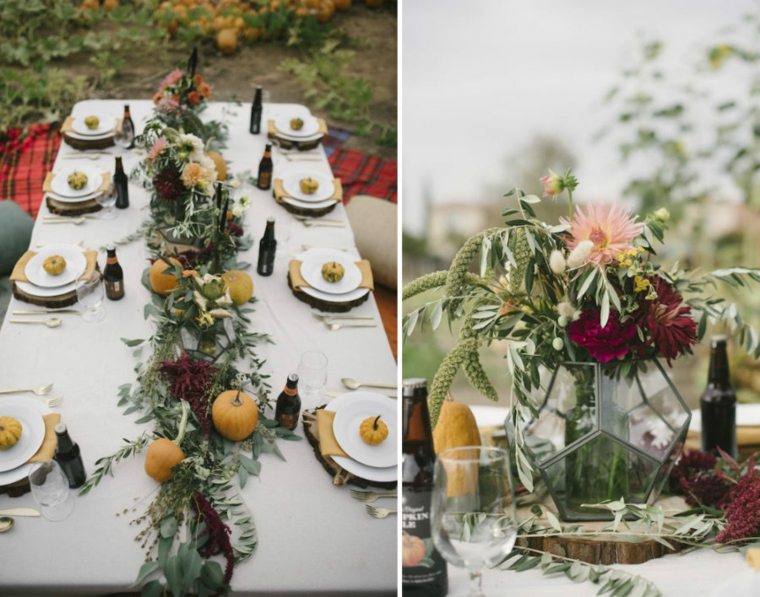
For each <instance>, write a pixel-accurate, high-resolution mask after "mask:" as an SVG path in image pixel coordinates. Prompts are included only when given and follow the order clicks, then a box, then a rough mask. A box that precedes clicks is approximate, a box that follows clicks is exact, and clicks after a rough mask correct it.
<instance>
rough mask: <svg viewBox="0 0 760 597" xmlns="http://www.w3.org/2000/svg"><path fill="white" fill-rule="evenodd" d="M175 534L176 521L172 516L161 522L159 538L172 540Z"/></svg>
mask: <svg viewBox="0 0 760 597" xmlns="http://www.w3.org/2000/svg"><path fill="white" fill-rule="evenodd" d="M176 534H177V519H176V518H174V516H167V517H166V518H164V519H163V520H162V521H161V537H162V538H163V539H169V538H173V537H174V535H176Z"/></svg>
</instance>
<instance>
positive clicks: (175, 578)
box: [164, 556, 184, 595]
mask: <svg viewBox="0 0 760 597" xmlns="http://www.w3.org/2000/svg"><path fill="white" fill-rule="evenodd" d="M164 576H165V577H166V583H167V585H168V586H169V590H170V591H171V592H172V595H184V592H183V590H182V585H183V583H182V569H181V566H180V561H179V558H178V557H177V556H170V557H169V558H168V559H167V560H166V566H164Z"/></svg>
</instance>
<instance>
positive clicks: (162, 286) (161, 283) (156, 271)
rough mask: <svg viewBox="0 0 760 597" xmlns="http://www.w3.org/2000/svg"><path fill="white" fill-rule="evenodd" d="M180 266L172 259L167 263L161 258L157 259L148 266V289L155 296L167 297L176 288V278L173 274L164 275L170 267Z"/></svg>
mask: <svg viewBox="0 0 760 597" xmlns="http://www.w3.org/2000/svg"><path fill="white" fill-rule="evenodd" d="M170 264H171V265H180V266H181V264H180V262H179V261H178V260H177V259H175V258H174V257H170V258H169V263H167V262H166V260H165V259H164V258H162V257H159V258H158V259H156V260H155V261H154V262H153V265H151V266H150V276H149V280H150V287H151V289H152V290H153V292H155V293H157V294H162V295H167V294H169V293H170V292H172V291H173V290H176V288H177V276H175V275H174V274H171V273H169V274H165V273H164V272H165V271H166V270H168V269H169V268H170V267H171V265H170Z"/></svg>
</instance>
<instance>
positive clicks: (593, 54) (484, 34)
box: [401, 0, 758, 233]
mask: <svg viewBox="0 0 760 597" xmlns="http://www.w3.org/2000/svg"><path fill="white" fill-rule="evenodd" d="M757 7H758V4H757V3H756V2H755V1H754V0H731V1H725V0H724V1H720V0H636V1H630V0H574V1H567V0H531V1H529V0H521V1H518V0H406V1H405V2H403V3H402V9H403V20H402V28H403V31H402V77H403V78H402V125H401V126H402V129H401V130H402V168H403V170H402V179H403V183H402V185H403V187H402V188H403V218H404V227H405V229H407V230H409V231H411V232H413V233H414V232H419V231H420V230H421V229H422V225H423V222H422V220H423V218H424V210H423V209H422V208H421V204H422V202H421V196H422V193H423V192H424V189H426V188H427V189H429V190H430V193H431V195H432V197H433V200H434V201H435V202H449V201H457V202H460V201H478V200H483V199H495V198H496V197H483V194H484V187H486V185H487V183H489V182H491V183H493V182H496V181H497V180H498V181H499V182H500V181H501V180H502V179H503V171H504V164H505V159H506V157H507V156H509V155H515V153H516V152H519V151H520V149H521V148H524V147H525V146H526V145H527V144H528V143H529V142H530V141H531V139H533V138H534V137H535V136H536V135H539V134H540V135H547V136H551V137H555V138H557V139H558V140H560V141H561V142H562V143H564V144H565V145H566V146H568V147H569V148H570V149H571V150H572V152H573V154H574V155H575V157H576V161H577V168H576V172H577V175H578V178H579V179H580V181H581V188H580V189H579V192H580V193H582V196H586V197H591V198H594V199H596V198H610V199H612V198H616V197H619V196H620V194H621V189H622V187H623V184H624V178H623V177H622V176H621V172H620V168H619V160H618V156H617V153H616V152H615V149H614V145H611V144H609V143H607V144H605V143H595V142H594V141H593V136H594V133H596V132H597V131H598V130H599V128H600V127H601V126H602V124H604V123H605V122H606V121H607V120H609V117H610V115H611V114H612V113H610V112H606V113H605V111H604V108H603V105H602V104H603V99H604V96H605V95H606V93H607V91H608V90H609V89H610V88H611V87H612V86H613V85H614V84H615V83H616V82H617V81H619V79H620V73H621V70H622V68H623V67H624V66H626V65H627V66H630V65H631V64H632V63H633V62H634V61H635V60H636V57H637V56H638V54H639V51H640V47H641V41H642V40H643V39H653V38H658V39H662V40H663V41H665V42H666V44H667V46H668V56H670V57H671V58H670V59H671V60H675V61H683V62H684V64H685V63H686V62H689V63H691V61H693V59H694V52H695V49H696V48H703V47H704V46H705V44H706V43H709V42H710V40H711V36H713V35H715V34H716V33H717V32H718V31H719V30H720V28H721V26H723V25H726V24H730V23H732V22H735V21H737V20H738V19H739V17H741V15H743V14H745V13H747V12H748V11H751V10H752V9H756V8H757ZM605 114H606V115H605ZM515 184H516V185H517V186H521V185H522V186H525V183H524V182H523V181H515ZM505 190H507V189H505Z"/></svg>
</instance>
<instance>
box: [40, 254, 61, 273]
mask: <svg viewBox="0 0 760 597" xmlns="http://www.w3.org/2000/svg"><path fill="white" fill-rule="evenodd" d="M42 269H44V270H45V271H46V272H47V273H49V274H50V275H51V276H60V275H61V274H62V273H63V270H65V269H66V260H65V259H64V258H63V257H61V256H60V255H51V256H50V257H48V258H47V259H45V261H43V262H42Z"/></svg>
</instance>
